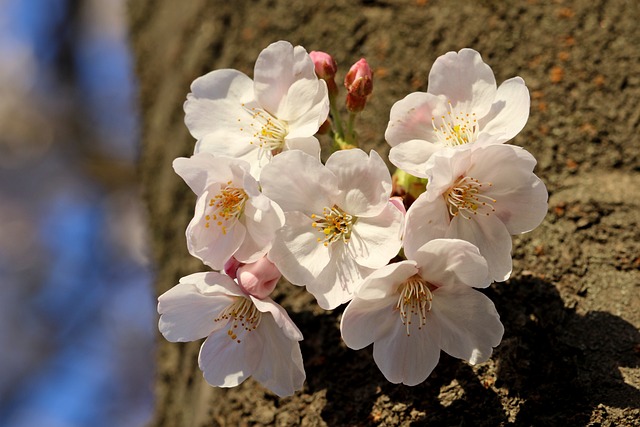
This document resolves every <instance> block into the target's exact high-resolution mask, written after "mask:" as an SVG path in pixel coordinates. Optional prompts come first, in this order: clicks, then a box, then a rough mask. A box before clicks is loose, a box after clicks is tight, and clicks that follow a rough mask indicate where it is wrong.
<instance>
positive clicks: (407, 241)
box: [404, 193, 449, 259]
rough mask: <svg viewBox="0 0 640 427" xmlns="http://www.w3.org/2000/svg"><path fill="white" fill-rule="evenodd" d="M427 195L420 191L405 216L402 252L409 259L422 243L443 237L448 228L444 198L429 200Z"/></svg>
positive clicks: (447, 215) (447, 213)
mask: <svg viewBox="0 0 640 427" xmlns="http://www.w3.org/2000/svg"><path fill="white" fill-rule="evenodd" d="M427 197H428V195H427V193H422V194H421V195H420V196H419V197H418V198H417V199H416V201H415V202H413V204H412V205H411V207H409V210H408V211H407V216H406V217H405V226H404V254H405V255H406V256H407V258H409V259H414V256H415V254H416V252H417V251H418V249H419V248H420V247H421V246H422V245H424V244H425V243H427V242H428V241H430V240H433V239H439V238H442V237H444V236H445V235H446V233H447V230H448V229H449V210H448V209H447V205H446V203H445V201H444V198H442V197H438V198H436V199H435V200H433V201H430V200H429V199H428V198H427Z"/></svg>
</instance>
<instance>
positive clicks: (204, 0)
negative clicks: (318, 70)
mask: <svg viewBox="0 0 640 427" xmlns="http://www.w3.org/2000/svg"><path fill="white" fill-rule="evenodd" d="M129 14H130V29H131V40H132V46H133V49H134V54H135V59H136V70H137V74H138V78H139V82H140V106H141V113H142V128H143V141H142V156H141V177H142V181H143V185H144V190H145V196H146V201H147V203H148V209H149V223H150V227H151V230H152V245H153V249H154V254H155V260H156V263H157V282H156V283H157V286H156V291H157V293H158V294H160V293H162V292H164V291H166V290H167V289H168V288H170V287H171V286H173V285H174V284H176V283H177V281H178V279H179V277H181V276H184V275H187V274H190V273H193V272H197V271H204V270H205V269H206V268H205V266H204V265H202V264H201V263H200V262H199V261H197V260H195V259H193V258H191V257H190V256H189V255H188V254H187V251H186V244H185V238H184V230H185V227H186V225H187V223H188V221H189V219H190V217H191V215H192V209H193V206H194V196H193V195H192V193H191V192H190V191H189V189H188V188H187V186H186V185H185V184H184V183H183V182H182V181H181V180H180V179H179V178H178V177H177V175H175V174H174V172H173V170H172V168H171V162H172V160H173V159H174V158H176V157H178V156H188V155H190V154H191V153H192V150H193V145H194V141H193V139H192V138H191V137H190V135H189V134H188V132H187V129H186V127H185V126H184V124H183V111H182V104H183V102H184V99H185V96H186V94H187V92H188V91H189V84H190V83H191V81H192V80H193V79H194V78H196V77H197V76H200V75H202V74H205V73H206V72H208V71H211V70H213V69H217V68H236V69H239V70H241V71H243V72H245V73H247V74H248V75H251V74H252V67H253V63H254V61H255V58H256V57H257V55H258V53H259V52H260V50H261V49H263V48H264V47H266V46H267V45H268V44H269V43H271V42H273V41H276V40H279V39H285V40H289V41H291V42H292V43H293V44H301V45H303V46H305V47H306V48H307V50H308V51H311V50H325V51H328V52H330V53H332V54H333V55H334V56H335V58H336V59H337V61H338V63H339V65H340V66H341V71H340V74H339V77H341V76H344V73H345V72H346V69H347V68H348V66H349V65H350V64H351V63H353V62H355V61H356V60H358V59H359V58H360V57H361V56H366V57H367V59H368V60H369V62H370V63H371V64H372V66H373V68H374V70H375V88H374V95H373V97H372V99H371V101H370V106H369V107H367V110H366V111H365V113H364V114H363V116H362V117H361V120H360V124H361V125H362V126H361V127H360V129H361V131H360V135H361V139H362V141H364V143H363V148H364V149H365V150H369V149H371V148H375V149H377V150H379V151H380V152H381V153H382V154H383V155H384V154H386V152H387V151H388V148H387V147H386V145H385V142H384V129H385V127H386V123H387V120H388V114H389V109H390V108H391V105H392V104H393V102H395V101H396V100H398V99H401V98H402V97H404V96H405V95H406V94H408V93H409V92H413V91H416V90H422V91H424V90H426V88H427V77H428V73H429V69H430V67H431V64H432V63H433V61H434V59H435V58H436V57H437V56H438V55H441V54H443V53H445V52H447V51H449V50H458V49H460V48H462V47H473V48H475V49H476V50H478V51H480V52H481V53H482V55H483V57H484V59H485V61H487V62H488V63H489V64H490V65H491V66H492V67H493V69H494V71H495V73H496V78H497V80H498V82H501V81H503V80H504V79H506V78H509V77H512V76H515V75H520V76H522V77H524V79H525V81H526V82H527V84H528V86H529V88H530V90H531V94H532V99H533V101H532V115H531V119H530V121H529V124H528V125H527V127H526V128H525V130H524V131H523V132H522V133H521V134H520V135H519V136H518V137H517V138H516V139H515V140H514V141H513V142H514V143H515V144H516V145H520V146H524V147H526V148H527V149H528V150H529V151H531V152H532V153H533V154H534V155H535V156H536V157H537V158H538V159H539V165H538V168H537V173H538V175H539V176H541V177H542V178H543V180H544V181H545V182H546V183H547V185H548V188H549V190H550V194H551V199H550V212H549V215H548V217H547V220H546V221H545V223H544V224H543V225H542V226H541V227H540V228H539V229H537V230H536V231H535V232H533V233H530V234H527V235H525V236H523V237H518V238H516V239H515V240H514V243H515V246H514V257H515V261H514V273H513V276H512V279H511V280H510V281H508V282H507V283H502V284H494V285H493V286H492V287H491V288H490V289H489V290H488V291H487V292H488V294H489V296H490V297H491V298H492V299H493V300H494V301H495V303H496V306H497V308H498V311H499V312H500V314H501V316H502V319H503V321H504V323H505V327H506V332H505V337H504V340H503V343H502V344H501V346H500V347H499V348H498V349H497V350H496V351H495V353H494V356H493V358H492V359H491V361H489V362H487V363H485V364H483V365H480V366H476V367H470V366H469V365H467V364H465V363H464V362H462V361H458V360H454V359H452V358H450V357H448V356H446V355H444V354H443V355H442V358H441V362H440V364H439V366H438V367H437V368H436V370H435V372H434V374H433V375H432V376H431V377H430V378H429V379H428V380H427V381H426V382H425V383H424V384H422V385H419V386H416V387H413V388H410V387H404V386H396V385H393V384H389V383H388V382H386V381H385V379H384V377H382V375H381V374H380V373H379V372H378V370H377V368H376V366H375V364H374V363H373V360H372V357H371V352H370V349H365V350H362V351H358V352H354V351H350V350H348V349H347V348H345V347H344V345H343V344H341V341H340V337H339V331H338V323H339V316H340V312H341V310H340V309H338V310H335V311H334V312H325V311H322V310H321V309H319V308H318V307H317V305H316V304H315V302H314V301H313V299H312V297H311V296H310V295H308V294H306V293H305V292H304V291H303V290H302V289H301V288H297V287H293V286H290V285H287V284H283V285H281V286H280V288H279V290H278V291H277V294H276V300H277V301H279V302H280V303H281V304H283V305H284V306H285V307H286V308H287V309H288V310H289V311H290V313H291V316H292V318H293V319H294V321H296V323H297V324H298V325H299V327H300V329H301V330H302V331H303V333H304V335H305V340H304V341H303V342H302V351H303V356H304V358H305V368H306V372H307V382H306V384H305V388H304V390H303V391H302V392H299V393H297V394H296V395H295V396H293V397H291V398H285V399H278V398H277V397H275V396H274V395H272V394H270V393H269V392H267V391H265V390H264V389H263V388H262V387H261V386H259V385H258V384H257V383H255V382H253V381H252V380H248V381H246V382H245V383H244V384H242V385H241V386H240V387H238V388H236V389H232V390H220V389H214V388H211V387H209V386H208V385H207V384H206V383H205V382H204V381H203V379H202V376H201V373H200V372H199V370H198V367H197V354H198V348H199V345H200V343H190V344H171V343H167V342H165V341H164V340H162V339H161V338H160V339H159V344H158V361H157V363H158V365H157V366H158V368H157V370H158V371H157V384H156V390H157V410H156V413H155V417H154V420H153V425H154V426H158V427H170V426H205V425H207V426H208V425H249V424H251V425H271V424H275V425H282V426H285V425H298V424H300V425H308V426H320V425H331V426H334V425H408V424H409V423H411V422H415V421H417V422H419V423H422V422H430V423H433V424H434V425H478V426H495V425H513V424H515V425H532V424H533V425H550V424H553V425H562V424H563V423H564V424H567V425H586V424H593V425H595V424H598V423H600V424H602V425H631V424H632V423H633V422H637V419H639V418H638V417H639V416H640V410H639V409H638V402H640V392H639V391H638V387H640V372H639V371H640V369H639V368H638V366H639V365H640V363H639V362H638V348H640V345H639V344H638V342H639V340H638V332H637V327H638V326H639V325H640V313H639V310H640V309H639V306H640V304H639V303H640V301H639V297H638V288H637V286H638V283H640V272H639V271H638V268H639V266H640V258H638V254H639V253H640V243H639V242H640V236H639V234H640V233H639V231H638V229H639V225H640V224H639V223H640V218H639V215H638V208H639V202H638V200H640V193H639V191H640V190H639V189H640V179H639V171H640V161H639V153H640V144H638V139H637V135H638V131H639V127H640V110H639V109H638V108H637V100H638V99H640V77H639V76H638V73H637V65H638V64H639V63H640V57H639V51H638V49H637V46H639V45H640V34H639V31H638V29H637V20H638V18H639V17H640V13H639V6H638V3H637V2H632V1H631V2H629V1H624V0H611V1H606V0H595V1H593V0H576V1H573V2H565V3H563V1H562V0H557V1H542V0H529V1H528V2H518V3H517V4H515V3H511V2H503V1H502V0H483V1H481V2H466V1H463V0H453V1H445V0H413V1H409V0H407V1H402V0H371V1H365V0H362V1H354V0H351V1H349V0H327V1H323V2H315V1H290V0H256V1H248V0H235V1H224V0H188V1H176V0H153V1H152V0H130V7H129ZM634 420H635V421H634ZM600 424H598V425H600Z"/></svg>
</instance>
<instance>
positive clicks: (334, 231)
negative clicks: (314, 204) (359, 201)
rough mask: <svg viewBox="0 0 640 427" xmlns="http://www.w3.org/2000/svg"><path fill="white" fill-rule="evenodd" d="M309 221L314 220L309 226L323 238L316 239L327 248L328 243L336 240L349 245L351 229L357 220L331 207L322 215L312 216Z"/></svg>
mask: <svg viewBox="0 0 640 427" xmlns="http://www.w3.org/2000/svg"><path fill="white" fill-rule="evenodd" d="M311 219H313V220H314V221H313V223H312V224H311V226H312V227H313V228H316V229H317V230H318V231H319V232H321V233H322V234H323V235H324V237H318V242H321V243H322V244H324V245H325V246H329V243H333V242H337V241H338V240H342V241H343V242H344V243H349V239H350V238H351V228H352V227H353V224H354V223H355V222H356V219H357V218H356V217H354V216H352V215H349V214H348V213H346V212H345V211H343V210H342V209H340V208H339V207H338V206H337V205H333V207H332V208H324V209H323V210H322V215H316V214H312V215H311Z"/></svg>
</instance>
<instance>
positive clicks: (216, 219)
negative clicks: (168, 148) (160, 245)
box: [173, 153, 284, 270]
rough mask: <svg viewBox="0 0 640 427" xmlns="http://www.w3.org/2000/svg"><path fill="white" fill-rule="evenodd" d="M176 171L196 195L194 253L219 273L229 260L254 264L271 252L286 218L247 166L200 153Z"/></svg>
mask: <svg viewBox="0 0 640 427" xmlns="http://www.w3.org/2000/svg"><path fill="white" fill-rule="evenodd" d="M173 167H174V169H175V171H176V173H177V174H178V175H180V176H181V177H182V178H183V179H184V180H185V182H186V183H187V185H189V187H190V188H191V189H192V190H193V192H194V193H196V195H197V196H198V200H197V202H196V208H195V214H194V216H193V219H192V220H191V222H190V223H189V226H188V227H187V232H186V235H187V247H188V249H189V253H191V255H193V256H195V257H196V258H199V259H201V260H202V261H203V262H204V263H205V264H207V265H209V266H210V267H211V268H213V269H214V270H221V269H222V268H223V267H224V263H225V262H226V261H227V260H228V259H229V258H231V256H234V257H235V258H236V259H237V260H238V261H241V262H244V263H251V262H255V261H257V260H259V259H260V258H262V257H263V256H264V255H265V254H266V253H267V251H268V250H269V249H270V248H271V242H272V240H273V237H274V235H275V231H276V230H277V229H278V228H280V227H281V226H282V224H283V223H284V215H283V213H282V210H281V209H280V207H279V206H278V205H276V204H275V203H274V202H273V201H271V200H269V199H268V198H267V197H266V196H264V195H263V194H262V193H261V192H260V189H259V185H258V182H257V181H256V180H255V179H254V178H253V176H252V175H251V174H250V171H249V169H250V167H249V164H248V163H247V162H245V161H243V160H239V159H230V158H225V157H214V156H213V155H212V154H210V153H198V154H195V155H193V156H192V157H190V158H184V157H180V158H178V159H176V160H174V162H173Z"/></svg>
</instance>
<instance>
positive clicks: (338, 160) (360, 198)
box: [326, 149, 391, 217]
mask: <svg viewBox="0 0 640 427" xmlns="http://www.w3.org/2000/svg"><path fill="white" fill-rule="evenodd" d="M326 167H327V169H329V170H330V171H332V172H333V173H334V174H335V175H336V177H337V178H338V188H339V189H340V190H342V192H343V194H344V195H343V197H344V206H341V208H342V209H344V210H345V211H346V212H348V213H350V214H351V215H356V216H358V217H362V216H373V215H378V214H379V213H380V212H381V211H382V210H383V209H384V208H385V207H386V206H387V203H388V201H389V197H391V175H390V174H389V169H388V168H387V165H385V163H384V161H383V160H382V159H381V158H380V156H379V155H378V153H376V152H375V151H371V155H370V156H367V153H365V152H364V151H362V150H360V149H354V150H341V151H336V152H335V153H333V154H332V155H331V157H329V159H328V160H327V163H326Z"/></svg>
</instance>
